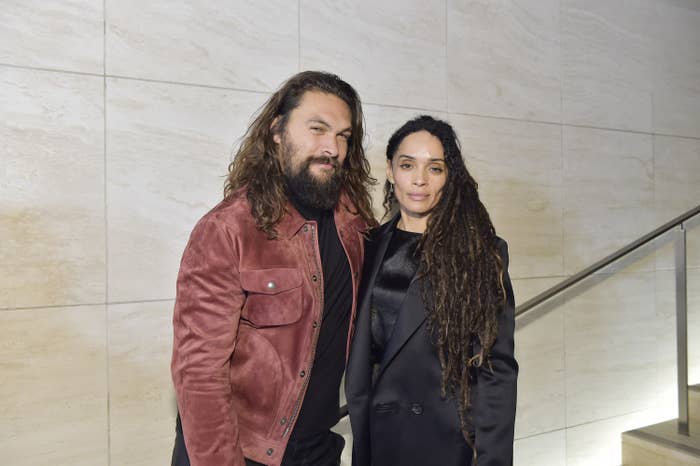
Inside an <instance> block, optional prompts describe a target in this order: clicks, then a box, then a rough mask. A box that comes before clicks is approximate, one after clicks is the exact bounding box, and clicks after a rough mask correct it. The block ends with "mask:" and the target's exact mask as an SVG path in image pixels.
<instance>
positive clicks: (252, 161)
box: [224, 71, 376, 238]
mask: <svg viewBox="0 0 700 466" xmlns="http://www.w3.org/2000/svg"><path fill="white" fill-rule="evenodd" d="M309 91H317V92H323V93H327V94H332V95H335V96H337V97H339V98H340V99H342V100H343V101H344V102H345V103H346V104H347V105H348V107H349V108H350V113H351V116H352V122H351V123H352V135H351V136H350V140H349V141H348V152H347V156H346V158H345V162H344V164H343V176H342V186H343V191H344V192H345V193H347V195H348V196H349V197H350V199H351V201H352V202H353V204H354V209H356V211H355V212H354V213H359V215H360V216H362V218H363V219H364V220H365V221H366V222H367V223H368V224H369V225H375V224H376V220H375V219H374V216H373V214H372V203H371V197H370V194H369V187H370V186H372V185H373V184H374V183H375V180H374V178H372V176H371V175H370V165H369V162H368V161H367V158H366V157H365V152H364V148H363V147H362V139H363V134H364V133H363V120H364V117H363V115H362V105H361V103H360V98H359V97H358V95H357V92H355V89H353V88H352V86H350V85H349V84H348V83H346V82H345V81H343V80H342V79H340V78H339V77H338V76H336V75H333V74H330V73H325V72H320V71H304V72H301V73H298V74H296V75H294V76H292V77H291V78H290V79H289V80H287V81H286V82H285V83H283V84H282V86H280V88H279V89H278V90H277V91H276V92H275V93H274V94H272V96H271V97H270V98H269V99H268V101H267V102H266V103H265V104H264V105H263V107H262V108H261V110H260V111H259V112H258V114H257V116H256V117H255V119H254V120H253V122H252V123H251V124H250V126H249V127H248V130H247V131H246V134H245V136H244V137H243V141H242V142H241V145H240V147H239V149H238V152H237V153H236V155H235V157H234V159H233V161H232V162H231V164H230V165H229V167H228V172H229V173H228V177H227V179H226V183H225V186H224V197H229V196H232V195H234V193H236V192H237V191H238V189H239V188H243V187H246V188H247V198H248V202H249V203H250V206H251V213H252V215H253V217H254V218H255V223H256V225H257V226H258V228H259V229H260V230H262V231H264V232H265V233H266V234H267V236H268V237H269V238H275V237H276V236H277V231H276V226H277V224H278V223H279V221H280V220H281V219H282V217H283V216H284V213H285V208H286V205H287V193H286V192H285V183H284V177H283V174H282V165H281V163H280V160H279V155H278V153H279V148H278V145H277V144H276V143H275V141H274V139H273V136H274V135H275V134H283V133H284V131H285V128H286V125H287V121H288V120H289V116H290V115H291V113H292V111H293V110H294V109H295V108H297V106H299V103H300V102H301V100H302V98H303V96H304V94H305V93H306V92H309ZM275 119H277V120H275ZM309 155H311V154H309ZM345 208H347V209H348V210H350V206H345Z"/></svg>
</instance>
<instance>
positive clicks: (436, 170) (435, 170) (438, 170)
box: [430, 167, 444, 174]
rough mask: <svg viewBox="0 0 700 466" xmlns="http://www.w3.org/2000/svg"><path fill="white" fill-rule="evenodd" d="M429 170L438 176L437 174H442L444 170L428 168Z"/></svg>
mask: <svg viewBox="0 0 700 466" xmlns="http://www.w3.org/2000/svg"><path fill="white" fill-rule="evenodd" d="M430 170H431V171H432V172H433V173H438V174H439V173H442V172H443V171H444V170H443V169H442V167H430Z"/></svg>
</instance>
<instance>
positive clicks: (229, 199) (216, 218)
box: [197, 190, 255, 230]
mask: <svg viewBox="0 0 700 466" xmlns="http://www.w3.org/2000/svg"><path fill="white" fill-rule="evenodd" d="M208 222H211V223H214V224H216V225H217V226H219V227H221V228H224V229H226V230H231V229H233V230H245V229H247V228H249V227H252V228H255V220H254V219H253V216H252V214H251V211H250V203H249V202H248V198H247V197H246V192H245V190H238V191H234V192H233V193H231V194H229V195H228V196H226V197H225V198H224V199H222V200H221V201H220V202H219V203H218V204H217V205H215V206H214V207H213V208H212V209H211V210H210V211H209V212H207V213H206V214H204V216H202V218H201V219H200V220H199V222H197V223H198V224H200V223H208Z"/></svg>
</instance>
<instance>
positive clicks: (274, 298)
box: [240, 267, 302, 327]
mask: <svg viewBox="0 0 700 466" xmlns="http://www.w3.org/2000/svg"><path fill="white" fill-rule="evenodd" d="M240 279H241V287H242V288H243V289H244V290H245V292H246V301H245V304H244V305H243V310H242V311H241V318H242V319H244V320H247V321H248V322H250V323H251V324H252V325H253V326H255V327H275V326H278V325H288V324H292V323H294V322H296V321H298V320H299V319H300V318H301V284H302V281H301V272H299V269H296V268H291V267H290V268H270V269H258V270H241V271H240Z"/></svg>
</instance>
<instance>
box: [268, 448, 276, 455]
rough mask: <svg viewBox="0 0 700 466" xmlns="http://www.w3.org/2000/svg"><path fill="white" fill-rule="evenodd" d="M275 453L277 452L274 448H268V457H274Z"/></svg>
mask: <svg viewBox="0 0 700 466" xmlns="http://www.w3.org/2000/svg"><path fill="white" fill-rule="evenodd" d="M274 451H275V450H273V449H272V448H268V449H267V456H272V453H273V452H274Z"/></svg>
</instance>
